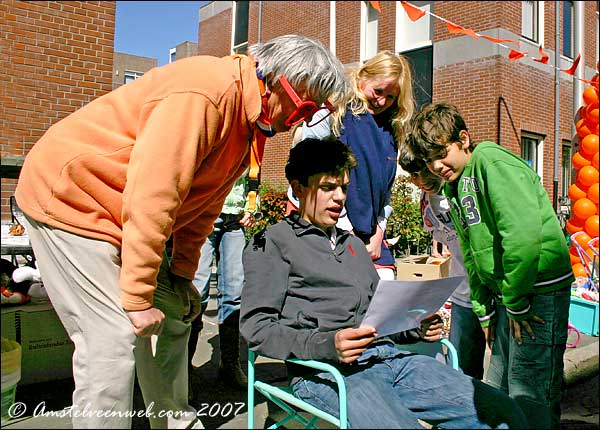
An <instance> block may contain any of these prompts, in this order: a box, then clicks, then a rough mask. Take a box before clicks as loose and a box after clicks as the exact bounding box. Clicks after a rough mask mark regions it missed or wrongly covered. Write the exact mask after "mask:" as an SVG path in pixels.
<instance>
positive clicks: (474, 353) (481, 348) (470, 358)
mask: <svg viewBox="0 0 600 430" xmlns="http://www.w3.org/2000/svg"><path fill="white" fill-rule="evenodd" d="M449 337H450V342H452V344H453V345H454V346H455V347H456V351H457V352H458V365H459V366H460V368H461V369H462V371H463V372H465V374H466V375H469V376H471V377H473V378H476V379H482V378H483V359H484V356H485V335H484V334H483V330H482V329H481V323H480V322H479V318H477V315H475V312H473V309H471V308H467V307H465V306H461V305H458V304H456V303H452V324H451V325H450V336H449Z"/></svg>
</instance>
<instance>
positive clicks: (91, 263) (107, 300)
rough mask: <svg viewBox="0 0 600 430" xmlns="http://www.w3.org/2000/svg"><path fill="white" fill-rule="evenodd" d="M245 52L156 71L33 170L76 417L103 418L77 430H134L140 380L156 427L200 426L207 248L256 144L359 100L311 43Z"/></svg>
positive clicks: (40, 253)
mask: <svg viewBox="0 0 600 430" xmlns="http://www.w3.org/2000/svg"><path fill="white" fill-rule="evenodd" d="M248 52H249V56H240V55H233V56H226V57H223V58H216V57H210V56H194V57H189V58H184V59H182V60H179V61H176V62H173V63H171V64H167V65H165V66H163V67H158V68H155V69H152V70H151V71H149V72H148V73H146V74H144V75H143V76H142V77H141V78H139V79H137V80H135V81H133V82H130V83H128V84H126V85H123V86H121V87H119V88H117V89H115V90H113V91H112V92H110V93H108V94H106V95H104V96H102V97H99V98H97V99H95V100H94V101H92V102H90V103H89V104H87V105H85V106H84V107H82V108H81V109H79V110H77V111H76V112H74V113H72V114H70V115H69V116H67V117H66V118H64V119H62V120H61V121H59V122H58V123H56V124H54V125H53V126H52V127H50V129H49V130H48V131H47V132H46V133H45V134H44V135H43V136H42V138H41V139H40V140H39V141H38V142H37V143H36V144H35V145H34V147H33V148H32V149H31V151H30V152H29V154H28V155H27V157H26V159H25V162H24V164H23V168H22V170H21V175H20V177H19V182H18V185H17V189H16V198H17V202H18V204H19V207H20V208H21V209H22V210H23V212H24V213H25V215H26V219H27V222H26V224H27V225H26V228H27V230H28V233H29V237H30V240H31V244H32V247H33V250H34V252H35V255H36V259H37V262H38V267H39V269H40V272H41V275H42V277H43V279H44V285H45V286H46V289H47V291H48V294H49V296H50V299H51V300H52V304H53V306H54V308H55V310H56V312H57V314H58V316H59V317H60V320H61V321H62V323H63V325H64V326H65V328H66V330H67V333H68V334H69V336H70V338H71V339H72V341H73V343H74V344H75V352H74V355H73V376H74V380H75V391H74V393H73V411H74V412H77V411H83V410H88V411H96V412H97V413H96V414H94V413H92V414H91V416H90V414H87V415H86V416H83V415H82V414H76V413H74V414H73V418H72V421H73V422H72V424H73V428H127V427H130V426H131V413H127V412H130V411H131V408H132V399H133V387H134V378H135V375H136V371H137V377H138V380H139V384H140V387H141V390H142V394H143V397H144V401H145V402H146V405H150V404H152V405H153V409H154V410H155V411H157V413H156V414H155V415H153V416H151V417H150V424H151V426H152V427H153V428H166V427H179V428H184V427H189V426H201V423H200V422H199V420H198V419H197V417H196V411H195V410H194V409H193V408H192V407H191V406H190V405H189V404H188V395H187V394H188V393H187V389H188V374H187V371H188V357H187V345H188V339H189V332H190V321H192V320H193V319H194V317H195V316H196V315H197V314H198V312H199V311H200V300H199V297H198V291H197V289H196V288H195V287H194V286H193V284H192V280H193V279H194V274H195V273H196V270H197V268H198V260H199V257H200V248H201V246H202V244H203V243H204V241H205V239H206V237H207V236H208V235H209V234H210V232H211V231H212V230H213V223H214V221H215V219H216V218H217V217H218V216H219V213H220V212H221V208H222V207H223V202H224V200H225V197H226V196H227V194H228V193H229V191H230V190H231V188H232V187H233V185H234V183H235V181H236V180H237V178H239V176H240V175H241V174H242V173H243V172H244V170H245V169H246V168H247V167H248V165H249V164H250V161H251V156H250V155H251V152H252V153H254V149H255V148H254V146H255V144H253V143H252V142H253V141H254V142H256V147H258V146H260V145H262V144H264V139H265V137H266V136H271V135H273V134H274V133H276V132H283V131H287V130H289V128H290V127H291V126H292V125H294V124H296V123H298V122H301V121H303V120H310V119H311V117H312V115H314V113H315V112H316V111H318V110H319V109H320V106H322V105H324V104H325V106H328V107H326V109H327V110H329V109H331V110H333V108H331V106H332V104H333V105H335V103H337V101H336V100H338V99H339V98H340V97H343V96H344V94H345V92H346V87H347V83H346V80H345V76H344V71H343V66H342V65H341V63H340V62H339V60H338V59H337V58H336V57H335V56H334V55H332V54H331V52H330V51H329V49H327V48H326V47H324V46H323V45H322V44H321V43H319V42H317V41H314V40H312V39H309V38H306V37H303V36H297V35H285V36H280V37H277V38H275V39H272V40H269V41H267V42H265V43H262V44H257V45H253V46H251V47H249V50H248ZM329 102H331V103H329ZM251 147H252V150H251ZM171 233H172V234H173V251H172V258H171V260H170V261H167V259H166V258H163V255H164V254H165V252H164V251H165V243H166V241H167V239H168V238H169V237H170V236H171ZM156 336H157V337H158V339H157V338H156ZM151 339H154V341H152V340H151ZM156 339H157V340H156ZM159 411H162V412H163V413H162V416H161V415H160V414H159V413H158V412H159ZM168 411H171V412H173V414H171V415H172V416H171V417H167V412H168ZM100 412H102V413H100Z"/></svg>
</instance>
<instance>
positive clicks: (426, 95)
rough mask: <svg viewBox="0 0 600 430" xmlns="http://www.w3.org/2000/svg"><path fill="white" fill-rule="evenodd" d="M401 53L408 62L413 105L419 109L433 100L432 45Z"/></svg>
mask: <svg viewBox="0 0 600 430" xmlns="http://www.w3.org/2000/svg"><path fill="white" fill-rule="evenodd" d="M424 18H425V17H423V18H421V19H424ZM402 55H404V56H405V57H406V59H407V60H408V62H409V63H410V67H411V71H412V79H413V81H412V84H413V96H414V99H415V107H416V108H417V109H421V108H422V107H423V106H425V105H427V104H429V103H431V102H432V100H433V98H432V93H433V46H432V45H429V46H425V47H423V48H419V49H413V50H412V51H408V52H403V53H402ZM416 71H418V73H417V72H416Z"/></svg>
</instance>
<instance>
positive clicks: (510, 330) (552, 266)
mask: <svg viewBox="0 0 600 430" xmlns="http://www.w3.org/2000/svg"><path fill="white" fill-rule="evenodd" d="M407 145H408V148H409V150H410V151H411V152H412V153H413V154H414V155H415V157H417V158H419V159H421V160H425V161H426V164H427V168H428V169H429V170H430V171H431V172H432V173H434V174H435V175H437V176H439V177H440V178H442V179H443V180H444V181H446V185H445V189H444V194H445V195H446V196H447V198H448V200H449V201H450V205H451V207H452V210H451V212H450V215H451V216H452V221H453V223H454V227H455V228H456V231H457V233H458V235H459V238H460V244H461V250H462V254H463V257H464V264H465V268H466V270H467V273H468V274H469V286H470V288H471V299H472V301H473V310H474V311H475V313H476V314H477V315H478V316H479V320H480V322H481V325H482V327H483V328H484V333H485V337H486V340H487V342H488V344H489V345H490V347H491V350H492V351H491V359H490V365H489V368H488V372H487V380H488V382H489V383H490V384H491V385H493V386H495V387H498V388H501V389H502V390H504V391H506V392H507V393H508V394H510V396H511V397H513V398H514V399H515V400H516V401H517V402H518V403H519V405H520V406H521V408H522V409H523V411H524V412H525V414H526V415H527V418H528V420H529V424H530V426H531V427H535V428H556V429H557V428H559V427H560V396H561V387H562V379H563V356H564V352H565V348H566V341H567V324H568V318H569V304H570V287H571V283H572V282H573V280H574V276H573V271H572V269H571V263H570V260H569V250H568V247H567V242H566V239H565V236H564V234H563V231H562V228H561V226H560V223H559V221H558V219H557V217H556V214H555V212H554V209H553V208H552V205H551V203H550V199H549V198H548V194H547V193H546V190H545V189H544V187H543V186H542V184H541V183H540V177H539V176H538V175H537V173H536V172H534V171H533V170H532V169H531V167H529V165H528V164H527V163H526V162H525V161H523V159H521V158H520V157H518V156H516V155H515V154H513V153H512V152H510V151H509V150H507V149H506V148H503V147H501V146H499V145H497V144H495V143H493V142H480V143H478V144H475V143H474V142H472V141H471V137H470V135H469V131H468V129H467V125H466V123H465V120H464V118H463V116H462V115H461V113H460V112H459V110H458V109H457V108H456V107H455V106H453V105H450V104H447V103H435V104H431V105H428V106H426V107H424V108H423V109H422V110H421V111H420V112H419V113H418V114H417V115H416V116H415V117H414V118H413V121H412V127H411V131H410V133H409V136H408V139H407Z"/></svg>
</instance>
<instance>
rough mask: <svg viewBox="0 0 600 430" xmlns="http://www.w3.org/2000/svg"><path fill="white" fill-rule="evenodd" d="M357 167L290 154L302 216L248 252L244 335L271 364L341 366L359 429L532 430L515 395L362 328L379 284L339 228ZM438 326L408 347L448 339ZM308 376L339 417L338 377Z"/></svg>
mask: <svg viewBox="0 0 600 430" xmlns="http://www.w3.org/2000/svg"><path fill="white" fill-rule="evenodd" d="M355 165H356V162H355V159H354V156H353V155H352V153H351V150H350V149H349V148H348V147H347V146H346V145H344V144H342V143H341V142H339V141H320V140H316V139H305V140H303V141H301V142H300V143H298V145H296V146H295V147H294V148H292V150H291V151H290V156H289V160H288V163H287V165H286V168H285V172H286V177H287V179H288V181H289V182H290V185H291V186H292V188H293V191H294V194H295V195H296V196H297V197H298V198H299V201H300V206H299V212H292V213H291V214H290V215H289V216H288V217H287V218H285V219H284V220H283V221H281V222H279V223H278V224H276V225H273V226H270V227H268V228H267V229H266V230H265V231H264V232H262V233H259V234H257V235H256V236H255V237H254V239H253V241H252V242H251V243H250V244H249V245H248V246H247V247H246V249H245V251H244V272H245V285H244V289H243V291H242V303H241V320H240V328H241V333H242V335H243V336H244V337H245V338H246V340H247V341H248V343H249V345H250V347H251V348H252V350H254V351H256V352H258V353H260V354H263V355H266V356H269V357H273V358H279V359H286V358H293V357H295V358H300V359H315V360H322V361H327V362H330V363H332V364H334V365H336V366H337V367H338V369H339V370H340V371H341V372H342V374H343V375H344V377H345V378H344V379H345V383H346V389H347V394H348V397H347V398H348V421H349V426H350V427H352V428H419V427H421V426H420V424H419V422H418V420H419V419H420V420H423V421H425V422H427V423H430V424H432V425H438V426H440V427H447V428H489V426H492V427H496V426H503V427H506V426H507V425H508V426H510V427H511V428H523V427H524V425H525V424H524V423H525V419H524V416H523V414H522V412H521V411H520V409H519V408H518V406H517V405H516V403H515V402H514V401H512V400H511V399H510V398H509V397H508V396H507V395H506V394H504V393H502V392H501V391H499V390H496V389H494V388H492V387H490V386H487V385H485V384H483V383H482V382H480V381H477V380H474V379H472V378H470V377H468V376H466V375H464V374H463V373H461V372H457V371H455V370H453V369H452V368H450V367H448V366H446V365H444V364H443V363H440V362H439V361H437V360H435V359H433V358H431V357H426V356H422V355H417V354H412V353H409V352H406V351H401V350H398V349H397V348H396V347H395V346H394V343H393V342H392V341H391V340H390V339H388V338H379V337H378V336H377V333H376V331H375V329H374V328H372V327H359V326H360V323H361V320H362V318H363V317H364V315H365V312H366V310H367V307H368V305H369V302H370V300H371V298H372V296H373V293H374V291H375V289H376V288H377V283H378V281H379V277H378V276H377V272H376V270H375V268H374V267H373V264H372V262H371V259H370V257H369V254H368V253H367V250H366V248H365V246H364V244H363V243H362V241H361V240H360V239H358V238H357V237H355V236H352V235H351V234H349V233H348V232H345V231H343V230H340V229H337V228H336V227H335V224H336V222H337V219H338V217H339V214H340V212H341V210H342V208H343V207H344V203H345V200H346V189H347V187H348V182H349V179H348V178H349V171H350V169H352V168H353V167H354V166H355ZM399 294H401V291H399ZM438 323H439V320H438V319H435V318H430V319H428V320H426V321H425V322H424V324H423V325H422V326H421V328H420V330H413V331H412V333H404V336H399V337H401V338H402V337H404V338H408V337H411V336H410V334H412V335H414V334H415V333H417V332H421V333H424V335H423V336H422V337H423V338H424V339H427V340H435V339H439V337H440V329H441V327H439V324H438ZM302 369H303V370H299V369H298V367H292V366H291V365H290V367H288V372H289V374H290V376H291V387H292V389H293V391H294V392H295V394H296V395H297V396H298V397H300V398H302V399H304V400H305V401H307V402H309V403H311V404H313V405H314V406H316V407H318V408H320V409H322V410H325V411H327V412H329V413H331V414H333V415H337V412H336V411H337V408H338V397H337V392H336V391H335V390H334V389H333V388H332V385H333V386H334V384H332V380H331V377H330V375H329V374H327V373H323V372H319V371H317V372H310V370H311V369H305V370H304V368H302ZM307 372H308V373H307Z"/></svg>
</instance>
